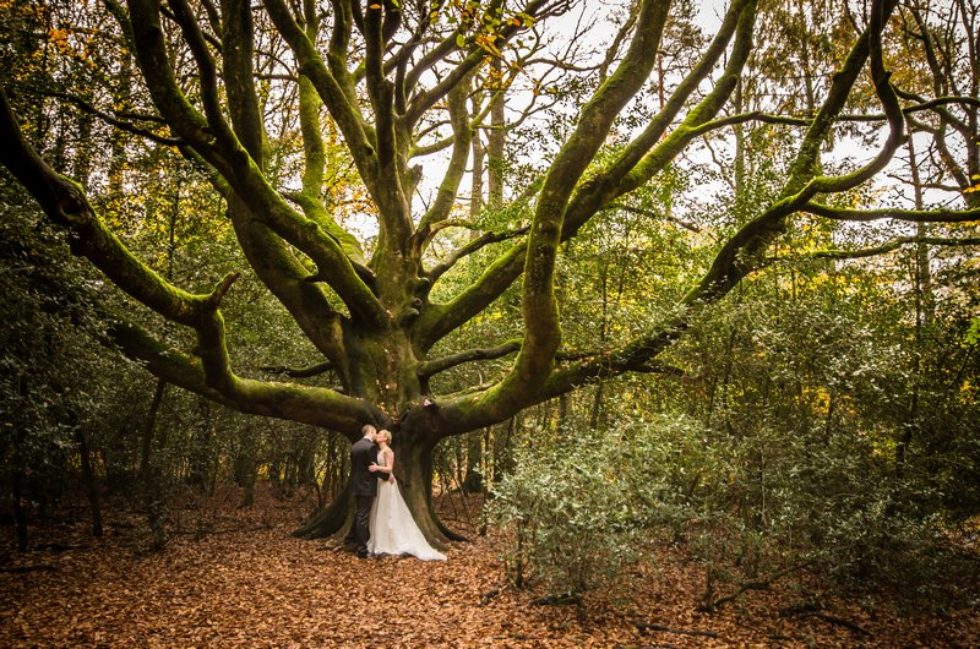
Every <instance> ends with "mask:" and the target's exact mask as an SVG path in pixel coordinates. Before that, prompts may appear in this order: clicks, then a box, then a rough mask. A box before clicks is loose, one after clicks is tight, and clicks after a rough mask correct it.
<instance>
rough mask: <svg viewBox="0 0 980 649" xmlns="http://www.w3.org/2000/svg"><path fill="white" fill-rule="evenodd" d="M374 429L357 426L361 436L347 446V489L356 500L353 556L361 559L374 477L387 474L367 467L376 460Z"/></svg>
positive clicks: (368, 532) (382, 477)
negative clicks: (355, 545)
mask: <svg viewBox="0 0 980 649" xmlns="http://www.w3.org/2000/svg"><path fill="white" fill-rule="evenodd" d="M377 432H378V431H377V429H376V428H375V427H374V426H372V425H371V424H365V425H364V426H363V427H361V433H362V434H363V435H364V437H362V438H361V439H359V440H357V441H356V442H354V444H353V445H352V446H351V449H350V467H351V470H350V483H351V491H352V492H353V493H354V499H355V501H356V502H357V510H356V511H355V512H354V529H353V530H352V531H353V532H354V535H353V536H354V541H355V543H356V544H357V556H359V557H361V558H362V559H363V558H365V557H367V556H368V549H367V543H368V539H370V538H371V530H370V527H369V526H368V518H369V517H370V516H371V505H372V504H373V503H374V497H375V496H376V495H377V493H378V480H386V479H387V478H388V474H386V473H382V472H381V471H378V472H377V473H374V474H373V475H372V473H371V470H370V468H369V467H370V466H371V465H372V464H375V463H377V461H378V447H377V446H376V445H375V443H374V436H375V435H376V434H377Z"/></svg>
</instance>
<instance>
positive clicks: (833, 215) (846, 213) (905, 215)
mask: <svg viewBox="0 0 980 649" xmlns="http://www.w3.org/2000/svg"><path fill="white" fill-rule="evenodd" d="M798 209H799V211H801V212H807V213H809V214H815V215H817V216H822V217H824V218H828V219H833V220H835V221H877V220H880V219H895V220H898V221H909V222H912V223H969V222H971V221H980V207H974V208H972V209H968V210H949V209H932V210H908V209H899V208H894V207H885V208H881V209H873V210H872V209H869V210H860V209H848V208H843V207H833V206H830V205H825V204H823V203H816V202H814V201H810V202H807V203H804V204H803V205H801V206H799V208H798Z"/></svg>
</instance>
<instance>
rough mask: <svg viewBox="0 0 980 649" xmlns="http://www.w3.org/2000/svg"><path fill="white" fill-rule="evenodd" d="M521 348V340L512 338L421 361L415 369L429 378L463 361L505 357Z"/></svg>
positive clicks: (422, 376) (423, 376)
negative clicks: (499, 342) (494, 345)
mask: <svg viewBox="0 0 980 649" xmlns="http://www.w3.org/2000/svg"><path fill="white" fill-rule="evenodd" d="M520 348H521V341H520V340H510V341H507V342H505V343H503V344H501V345H498V346H496V347H488V348H482V349H467V350H466V351H462V352H458V353H456V354H451V355H449V356H443V357H442V358H435V359H432V360H430V361H426V362H424V363H421V364H420V365H419V366H418V368H417V369H416V370H415V373H416V374H418V375H419V377H421V378H428V377H430V376H434V375H436V374H438V373H440V372H445V371H446V370H448V369H450V368H453V367H456V366H457V365H462V364H463V363H470V362H472V361H486V360H493V359H496V358H503V357H504V356H507V355H508V354H513V353H514V352H516V351H517V350H518V349H520Z"/></svg>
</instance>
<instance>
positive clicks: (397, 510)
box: [367, 455, 446, 561]
mask: <svg viewBox="0 0 980 649" xmlns="http://www.w3.org/2000/svg"><path fill="white" fill-rule="evenodd" d="M378 463H379V464H381V465H382V466H384V456H382V455H379V457H378ZM368 525H369V528H370V530H371V538H370V539H369V540H368V546H367V547H368V552H370V553H371V554H393V555H396V556H398V555H402V554H410V555H412V556H415V557H417V558H419V559H422V560H423V561H445V560H446V555H444V554H443V553H442V552H439V551H438V550H436V549H435V548H433V547H432V546H431V545H429V543H428V541H426V540H425V537H424V536H423V535H422V530H420V529H419V526H418V525H416V524H415V519H414V518H412V512H410V511H409V510H408V505H406V504H405V499H404V498H402V493H401V491H399V490H398V483H397V482H396V483H394V484H392V483H391V482H388V481H387V480H385V481H383V482H381V483H380V484H379V485H378V495H377V497H376V498H375V499H374V504H372V505H371V518H370V519H369V521H368Z"/></svg>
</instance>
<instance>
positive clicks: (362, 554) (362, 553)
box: [357, 550, 371, 559]
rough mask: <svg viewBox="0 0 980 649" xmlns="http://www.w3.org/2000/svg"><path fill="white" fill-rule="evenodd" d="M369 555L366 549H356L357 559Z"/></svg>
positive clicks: (365, 557)
mask: <svg viewBox="0 0 980 649" xmlns="http://www.w3.org/2000/svg"><path fill="white" fill-rule="evenodd" d="M370 556H371V555H370V554H368V551H367V550H358V551H357V557H358V558H359V559H367V558H368V557H370Z"/></svg>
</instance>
